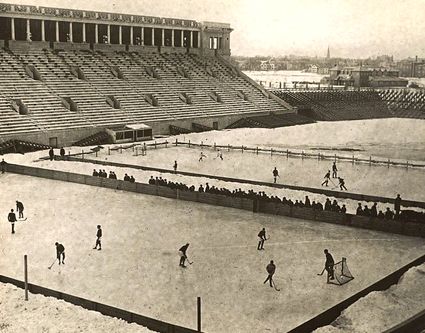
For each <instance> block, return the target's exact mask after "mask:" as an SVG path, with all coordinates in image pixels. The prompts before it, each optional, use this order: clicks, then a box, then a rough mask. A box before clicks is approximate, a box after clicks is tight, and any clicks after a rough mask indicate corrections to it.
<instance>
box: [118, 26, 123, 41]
mask: <svg viewBox="0 0 425 333" xmlns="http://www.w3.org/2000/svg"><path fill="white" fill-rule="evenodd" d="M118 44H120V45H121V44H122V26H121V25H120V26H118Z"/></svg>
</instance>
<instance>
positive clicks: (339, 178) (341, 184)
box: [338, 177, 347, 191]
mask: <svg viewBox="0 0 425 333" xmlns="http://www.w3.org/2000/svg"><path fill="white" fill-rule="evenodd" d="M338 180H339V188H340V189H341V191H342V190H346V191H347V188H346V187H345V181H344V179H343V178H341V177H338Z"/></svg>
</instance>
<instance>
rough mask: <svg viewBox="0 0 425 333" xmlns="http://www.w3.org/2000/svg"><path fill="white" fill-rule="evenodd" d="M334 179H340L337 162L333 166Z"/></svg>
mask: <svg viewBox="0 0 425 333" xmlns="http://www.w3.org/2000/svg"><path fill="white" fill-rule="evenodd" d="M332 178H338V169H337V167H336V162H334V164H332Z"/></svg>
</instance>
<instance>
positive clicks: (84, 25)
mask: <svg viewBox="0 0 425 333" xmlns="http://www.w3.org/2000/svg"><path fill="white" fill-rule="evenodd" d="M86 42H87V40H86V24H85V23H83V43H86Z"/></svg>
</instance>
